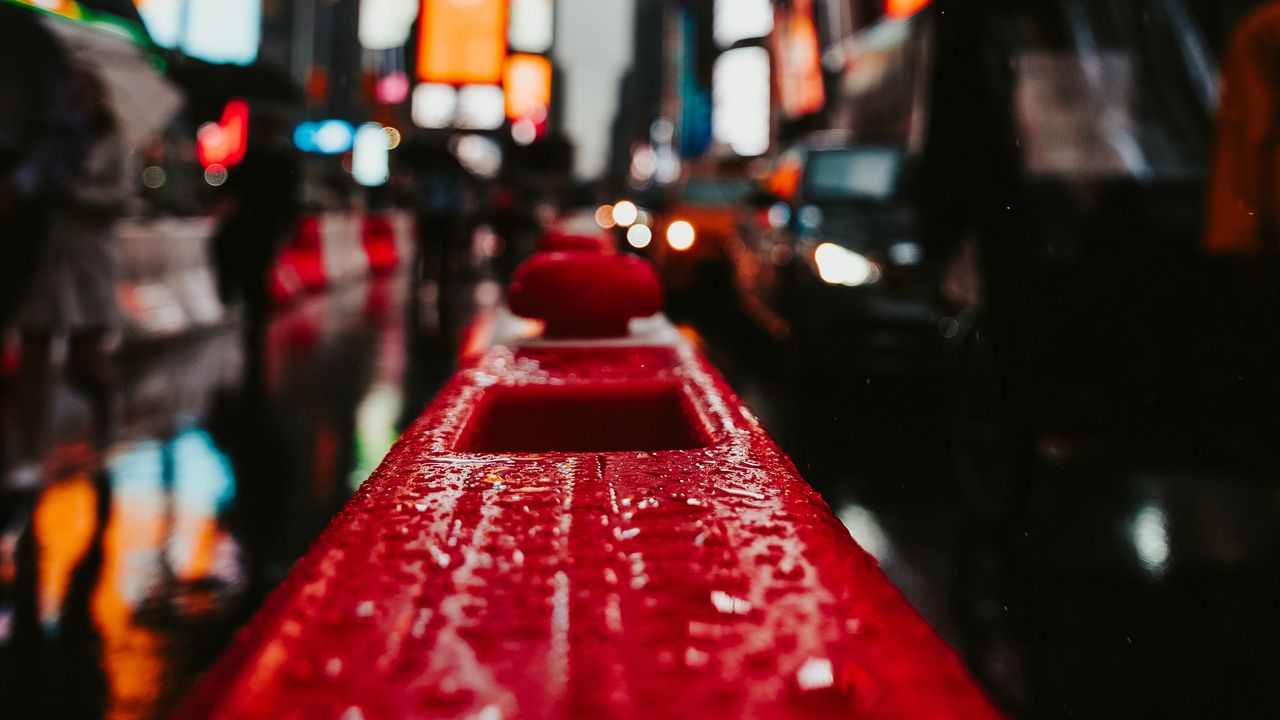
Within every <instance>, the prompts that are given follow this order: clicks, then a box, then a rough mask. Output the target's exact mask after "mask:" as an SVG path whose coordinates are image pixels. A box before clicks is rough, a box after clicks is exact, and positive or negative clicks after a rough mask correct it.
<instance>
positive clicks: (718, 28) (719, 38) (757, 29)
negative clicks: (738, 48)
mask: <svg viewBox="0 0 1280 720" xmlns="http://www.w3.org/2000/svg"><path fill="white" fill-rule="evenodd" d="M712 28H713V29H712V34H713V35H714V36H715V39H716V44H717V45H719V46H720V47H729V46H730V45H732V44H734V43H736V42H738V41H739V40H750V39H752V38H762V37H766V36H767V35H768V34H769V33H770V32H771V31H772V30H773V5H772V4H770V2H769V0H716V11H715V20H714V24H713V25H712Z"/></svg>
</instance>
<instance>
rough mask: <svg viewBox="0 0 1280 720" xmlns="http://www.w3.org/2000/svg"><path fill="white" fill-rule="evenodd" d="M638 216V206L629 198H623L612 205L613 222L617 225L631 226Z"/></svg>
mask: <svg viewBox="0 0 1280 720" xmlns="http://www.w3.org/2000/svg"><path fill="white" fill-rule="evenodd" d="M639 217H640V208H637V207H636V204H635V203H633V202H631V201H630V200H623V201H621V202H619V203H617V204H615V205H614V206H613V222H614V224H615V225H617V226H618V227H631V225H632V224H633V223H635V221H636V219H637V218H639Z"/></svg>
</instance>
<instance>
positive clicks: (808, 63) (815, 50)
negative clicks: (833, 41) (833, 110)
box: [773, 0, 826, 118]
mask: <svg viewBox="0 0 1280 720" xmlns="http://www.w3.org/2000/svg"><path fill="white" fill-rule="evenodd" d="M773 45H774V60H775V62H776V63H777V70H778V94H779V96H780V98H779V99H780V100H781V104H782V112H783V114H785V115H786V116H787V117H789V118H798V117H803V116H805V115H809V114H811V113H815V112H818V111H819V110H821V109H822V107H823V105H824V103H825V102H826V91H825V90H824V89H823V86H822V66H821V59H820V56H819V53H820V50H819V44H818V28H817V27H816V26H815V25H814V22H813V4H812V2H811V0H795V2H794V3H793V4H792V8H791V10H789V11H785V12H784V11H782V10H779V12H778V27H777V28H776V30H775V32H774V33H773Z"/></svg>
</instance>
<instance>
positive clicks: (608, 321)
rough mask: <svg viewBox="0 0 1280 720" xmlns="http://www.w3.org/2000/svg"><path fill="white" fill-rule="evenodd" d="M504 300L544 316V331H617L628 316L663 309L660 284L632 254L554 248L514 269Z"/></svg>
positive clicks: (586, 334) (521, 311)
mask: <svg viewBox="0 0 1280 720" xmlns="http://www.w3.org/2000/svg"><path fill="white" fill-rule="evenodd" d="M508 301H509V302H510V304H511V311H512V312H514V313H515V314H517V315H520V316H522V317H527V318H534V319H536V320H542V321H543V322H545V323H546V330H545V331H544V335H545V336H546V337H558V338H568V337H574V338H599V337H621V336H624V335H626V334H627V332H628V325H629V323H630V321H631V319H632V318H638V317H648V316H650V315H654V314H657V313H658V312H661V311H662V288H661V286H660V285H659V283H658V276H657V273H655V272H654V271H653V268H652V267H650V265H649V264H648V263H647V262H645V261H643V260H641V259H640V258H638V257H635V256H634V255H616V254H608V255H606V254H601V253H591V252H566V251H556V252H545V253H538V254H536V255H534V256H533V257H532V258H530V259H529V260H527V261H525V263H524V264H523V265H521V266H520V268H519V269H517V270H516V273H515V276H514V277H513V278H512V280H511V288H510V292H509V293H508Z"/></svg>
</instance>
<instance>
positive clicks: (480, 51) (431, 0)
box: [418, 0, 507, 85]
mask: <svg viewBox="0 0 1280 720" xmlns="http://www.w3.org/2000/svg"><path fill="white" fill-rule="evenodd" d="M421 18H422V23H421V25H422V30H421V32H420V33H419V35H418V77H419V79H421V80H423V81H425V82H429V83H445V84H450V85H462V84H481V85H497V84H498V83H500V82H501V81H502V66H503V61H504V60H505V59H506V55H507V3H506V0H423V2H422V11H421Z"/></svg>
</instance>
